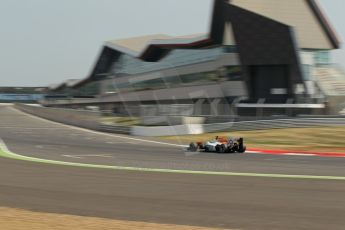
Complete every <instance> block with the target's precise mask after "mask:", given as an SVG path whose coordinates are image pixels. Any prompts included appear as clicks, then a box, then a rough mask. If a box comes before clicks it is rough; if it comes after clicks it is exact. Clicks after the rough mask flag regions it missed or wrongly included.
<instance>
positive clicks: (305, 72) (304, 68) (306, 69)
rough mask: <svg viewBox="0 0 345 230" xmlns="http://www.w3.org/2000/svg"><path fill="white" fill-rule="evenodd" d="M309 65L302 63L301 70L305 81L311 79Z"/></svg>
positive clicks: (310, 67)
mask: <svg viewBox="0 0 345 230" xmlns="http://www.w3.org/2000/svg"><path fill="white" fill-rule="evenodd" d="M311 69H312V66H311V65H302V71H303V79H304V80H305V81H311V80H312V79H311V78H312V76H311Z"/></svg>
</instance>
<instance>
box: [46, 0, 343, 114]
mask: <svg viewBox="0 0 345 230" xmlns="http://www.w3.org/2000/svg"><path fill="white" fill-rule="evenodd" d="M337 48H339V40H338V38H337V36H336V34H335V32H334V31H333V29H332V27H331V26H330V24H329V22H328V21H327V19H326V17H325V15H324V14H323V13H322V11H321V9H320V7H319V6H318V4H317V2H316V1H314V0H290V1H276V0H255V1H254V0H229V1H226V0H215V1H214V6H213V13H212V19H211V25H210V29H209V32H208V33H207V34H204V35H202V34H201V35H192V36H184V37H171V36H168V35H163V34H157V35H149V36H142V37H135V38H129V39H122V40H115V41H108V42H105V44H104V45H103V47H102V50H101V53H100V55H99V57H98V59H97V61H96V64H95V66H94V68H93V70H92V72H91V73H90V75H89V76H88V77H87V78H85V79H82V80H79V81H73V84H67V83H63V84H62V85H60V88H59V87H58V88H54V89H52V90H51V91H50V94H49V97H48V98H46V100H43V101H42V103H43V104H44V105H46V106H56V107H72V108H81V107H86V106H99V107H100V109H101V110H107V111H111V112H113V113H116V114H122V115H134V116H138V115H142V116H150V115H152V116H159V115H185V116H210V115H211V116H224V115H260V116H264V115H296V114H325V113H332V114H336V113H338V112H339V111H340V110H341V109H342V106H341V103H339V102H344V101H345V100H344V98H345V97H343V96H344V95H345V92H344V91H343V90H344V88H345V86H344V85H343V86H344V88H341V84H338V83H339V82H338V83H334V82H333V79H335V76H334V74H333V72H332V71H333V70H334V68H333V66H332V65H331V51H332V50H334V49H337ZM334 71H335V70H334ZM338 75H341V76H338ZM338 75H337V77H336V79H338V81H341V80H340V78H342V77H343V76H344V75H343V73H342V72H341V71H338ZM344 79H345V78H344ZM344 79H342V82H344V81H345V80H344ZM332 84H337V86H338V88H337V89H334V87H333V88H332ZM342 84H343V83H342ZM333 86H334V85H333ZM334 90H335V91H334ZM330 92H331V93H333V94H334V93H336V95H333V97H332V99H330V98H331V97H329V96H330V94H329V93H330ZM57 95H59V97H55V96H57ZM334 97H335V98H336V99H334ZM335 104H337V107H336V106H334V105H335ZM339 104H340V106H339ZM343 108H345V104H344V105H343Z"/></svg>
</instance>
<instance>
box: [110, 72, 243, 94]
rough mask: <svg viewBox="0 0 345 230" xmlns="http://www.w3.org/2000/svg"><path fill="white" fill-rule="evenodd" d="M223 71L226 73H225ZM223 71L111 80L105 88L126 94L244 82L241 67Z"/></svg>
mask: <svg viewBox="0 0 345 230" xmlns="http://www.w3.org/2000/svg"><path fill="white" fill-rule="evenodd" d="M223 71H226V72H225V73H223ZM223 71H209V72H202V73H193V74H186V75H177V76H168V77H160V75H157V77H151V78H150V79H146V80H141V79H140V78H139V77H138V78H135V77H133V78H129V81H128V82H116V79H113V80H110V79H109V80H108V81H107V83H106V86H105V88H106V90H107V92H112V93H119V92H122V93H124V92H130V91H142V90H156V89H166V88H177V87H185V86H197V85H207V84H215V83H217V82H221V81H236V80H237V81H238V80H242V77H241V68H240V67H239V66H229V67H225V68H224V70H223Z"/></svg>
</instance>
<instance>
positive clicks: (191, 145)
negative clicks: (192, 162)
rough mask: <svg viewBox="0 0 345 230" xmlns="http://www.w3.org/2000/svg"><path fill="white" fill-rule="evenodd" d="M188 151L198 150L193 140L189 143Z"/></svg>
mask: <svg viewBox="0 0 345 230" xmlns="http://www.w3.org/2000/svg"><path fill="white" fill-rule="evenodd" d="M188 150H189V151H191V152H196V151H197V150H198V146H196V145H195V144H194V143H193V142H192V143H190V144H189V148H188Z"/></svg>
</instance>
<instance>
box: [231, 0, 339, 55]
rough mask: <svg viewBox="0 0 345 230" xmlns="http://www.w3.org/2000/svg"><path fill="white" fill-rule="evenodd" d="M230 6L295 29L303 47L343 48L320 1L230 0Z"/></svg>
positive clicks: (299, 42)
mask: <svg viewBox="0 0 345 230" xmlns="http://www.w3.org/2000/svg"><path fill="white" fill-rule="evenodd" d="M230 3H231V4H233V5H236V6H238V7H241V8H244V9H246V10H249V11H251V12H254V13H257V14H260V15H263V16H265V17H268V18H270V19H273V20H276V21H278V22H281V23H284V24H286V25H289V26H291V27H293V29H294V32H295V34H296V38H297V42H298V46H299V47H300V48H303V49H335V48H339V39H338V38H337V35H336V34H335V32H334V30H333V29H332V27H331V26H330V23H329V22H328V20H327V18H326V16H325V14H324V13H323V12H322V9H321V7H320V6H319V5H318V3H317V1H314V0H289V1H277V0H255V1H253V0H230Z"/></svg>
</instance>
